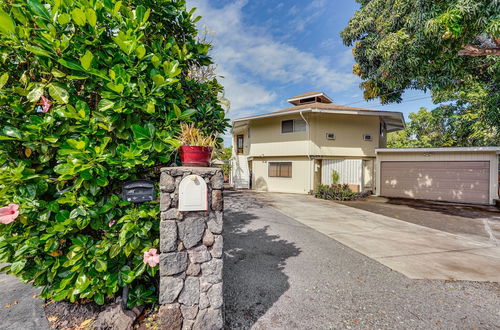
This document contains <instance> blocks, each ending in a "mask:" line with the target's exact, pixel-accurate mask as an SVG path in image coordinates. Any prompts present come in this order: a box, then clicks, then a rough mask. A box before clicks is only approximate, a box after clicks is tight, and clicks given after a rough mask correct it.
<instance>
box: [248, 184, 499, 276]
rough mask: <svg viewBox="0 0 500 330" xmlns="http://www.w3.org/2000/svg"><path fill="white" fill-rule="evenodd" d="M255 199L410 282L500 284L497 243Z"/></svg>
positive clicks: (294, 202)
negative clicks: (435, 280) (489, 282)
mask: <svg viewBox="0 0 500 330" xmlns="http://www.w3.org/2000/svg"><path fill="white" fill-rule="evenodd" d="M253 195H254V196H255V198H257V199H258V200H260V201H262V202H264V203H267V204H268V205H271V206H273V207H274V208H276V209H278V210H279V211H280V212H282V213H283V214H285V215H287V216H289V217H292V218H293V219H295V220H297V221H299V222H301V223H303V224H304V225H306V226H309V227H311V228H313V229H315V230H317V231H319V232H321V233H323V234H326V235H328V236H329V237H331V238H333V239H335V240H337V241H339V242H341V243H342V244H344V245H346V246H348V247H350V248H352V249H354V250H356V251H358V252H360V253H362V254H364V255H366V256H368V257H370V258H372V259H374V260H376V261H378V262H380V263H381V264H383V265H385V266H387V267H389V268H391V269H393V270H396V271H398V272H400V273H402V274H404V275H406V276H407V277H409V278H412V279H441V280H468V281H494V282H500V245H499V242H498V241H496V240H492V241H484V240H474V239H471V238H470V237H469V236H460V235H456V234H452V233H448V232H444V231H440V230H436V229H432V228H428V227H424V226H420V225H416V224H413V223H409V222H405V221H401V220H398V219H395V218H391V217H388V216H384V215H380V214H375V213H372V212H368V211H365V210H361V209H357V208H353V207H349V206H345V205H341V204H339V203H335V202H332V201H325V200H321V199H316V198H314V197H312V196H308V195H296V194H280V193H253Z"/></svg>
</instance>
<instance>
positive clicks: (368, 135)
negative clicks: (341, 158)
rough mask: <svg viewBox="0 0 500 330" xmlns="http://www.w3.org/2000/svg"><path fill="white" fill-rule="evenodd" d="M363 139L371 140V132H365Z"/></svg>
mask: <svg viewBox="0 0 500 330" xmlns="http://www.w3.org/2000/svg"><path fill="white" fill-rule="evenodd" d="M363 140H365V141H371V140H372V136H371V135H370V134H363Z"/></svg>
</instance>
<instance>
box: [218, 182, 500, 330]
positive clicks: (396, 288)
mask: <svg viewBox="0 0 500 330" xmlns="http://www.w3.org/2000/svg"><path fill="white" fill-rule="evenodd" d="M225 203H226V204H225V205H226V206H225V209H226V212H225V233H224V235H225V238H224V240H225V266H224V267H225V268H224V285H225V289H224V290H225V291H224V296H225V305H226V326H227V328H229V329H249V328H253V329H337V328H371V329H373V328H385V329H387V328H391V329H396V328H397V329H402V328H411V329H429V328H438V329H445V328H446V329H471V328H476V329H498V325H499V324H500V285H499V284H498V283H486V282H481V283H479V282H454V281H453V282H452V281H437V280H434V281H426V280H410V279H408V278H406V277H405V276H403V275H401V274H399V273H396V272H393V271H391V270H390V269H389V268H387V267H385V266H383V265H381V264H379V263H378V262H376V261H373V260H371V259H369V258H368V257H365V256H363V255H361V254H359V253H357V252H355V251H354V250H351V249H349V248H347V247H345V246H344V245H342V244H340V243H338V242H337V241H335V240H333V239H331V238H329V237H327V236H325V235H323V234H321V233H319V232H317V231H315V230H313V229H311V228H309V227H306V226H304V225H302V224H300V223H298V222H297V221H295V220H293V219H291V218H289V217H287V216H285V215H283V214H282V213H280V212H278V211H277V210H275V209H273V208H271V207H269V206H266V205H263V204H261V203H259V202H257V201H256V200H255V199H254V198H253V197H252V196H251V195H250V194H246V193H242V192H226V199H225Z"/></svg>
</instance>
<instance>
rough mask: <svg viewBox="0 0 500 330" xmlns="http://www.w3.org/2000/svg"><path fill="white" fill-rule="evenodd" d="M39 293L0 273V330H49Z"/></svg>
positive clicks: (29, 286) (14, 278)
mask: <svg viewBox="0 0 500 330" xmlns="http://www.w3.org/2000/svg"><path fill="white" fill-rule="evenodd" d="M0 267H2V264H0ZM39 293H40V290H38V289H35V288H33V287H32V286H31V285H29V284H25V283H22V282H21V281H19V279H17V278H16V277H14V276H11V275H6V274H2V273H0V329H2V330H45V329H50V327H49V323H48V321H47V319H46V318H45V313H44V311H43V300H41V299H40V298H38V294H39Z"/></svg>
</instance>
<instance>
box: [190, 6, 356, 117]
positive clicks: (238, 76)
mask: <svg viewBox="0 0 500 330" xmlns="http://www.w3.org/2000/svg"><path fill="white" fill-rule="evenodd" d="M246 3H247V2H246V1H244V0H238V1H235V2H233V3H230V4H228V5H226V6H224V7H222V8H214V7H212V6H211V5H210V4H209V0H200V1H196V6H197V8H198V12H197V14H199V15H201V16H202V17H203V19H202V20H201V21H200V23H199V24H200V27H203V26H206V27H207V29H208V31H209V32H210V33H211V34H212V36H213V39H214V49H213V51H212V56H213V57H214V60H215V62H216V63H217V65H218V73H219V74H221V75H223V76H224V77H225V78H224V79H222V80H221V82H222V84H223V85H224V86H225V88H226V97H227V98H228V99H229V100H230V101H231V111H230V117H231V118H236V117H241V116H242V115H250V114H252V113H257V112H267V111H269V108H274V107H273V106H275V105H276V102H277V100H276V98H277V95H276V94H275V92H274V91H273V90H269V89H268V88H266V86H269V85H273V86H276V85H278V86H279V87H285V86H288V85H293V84H304V83H307V84H308V85H314V86H315V87H316V88H318V89H322V90H324V91H325V92H327V93H333V92H338V91H344V90H347V89H349V88H350V87H352V85H353V83H354V82H355V81H356V77H355V76H354V75H352V74H350V73H342V72H339V71H337V70H334V69H333V68H332V65H331V64H330V63H329V62H328V61H327V60H326V59H322V58H318V57H317V56H315V55H314V54H313V53H311V52H307V51H302V50H300V49H298V48H296V47H294V46H292V45H289V44H287V43H284V42H280V41H278V40H276V38H274V37H273V36H271V35H269V34H267V33H266V32H265V31H262V29H260V27H253V26H248V25H245V24H244V22H243V15H242V10H243V7H244V6H245V4H246ZM324 4H325V1H324V0H315V1H313V2H312V3H311V4H310V5H309V6H308V7H311V8H313V9H316V10H318V9H320V8H321V7H322V6H324ZM341 61H342V60H341ZM348 71H350V70H348Z"/></svg>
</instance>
